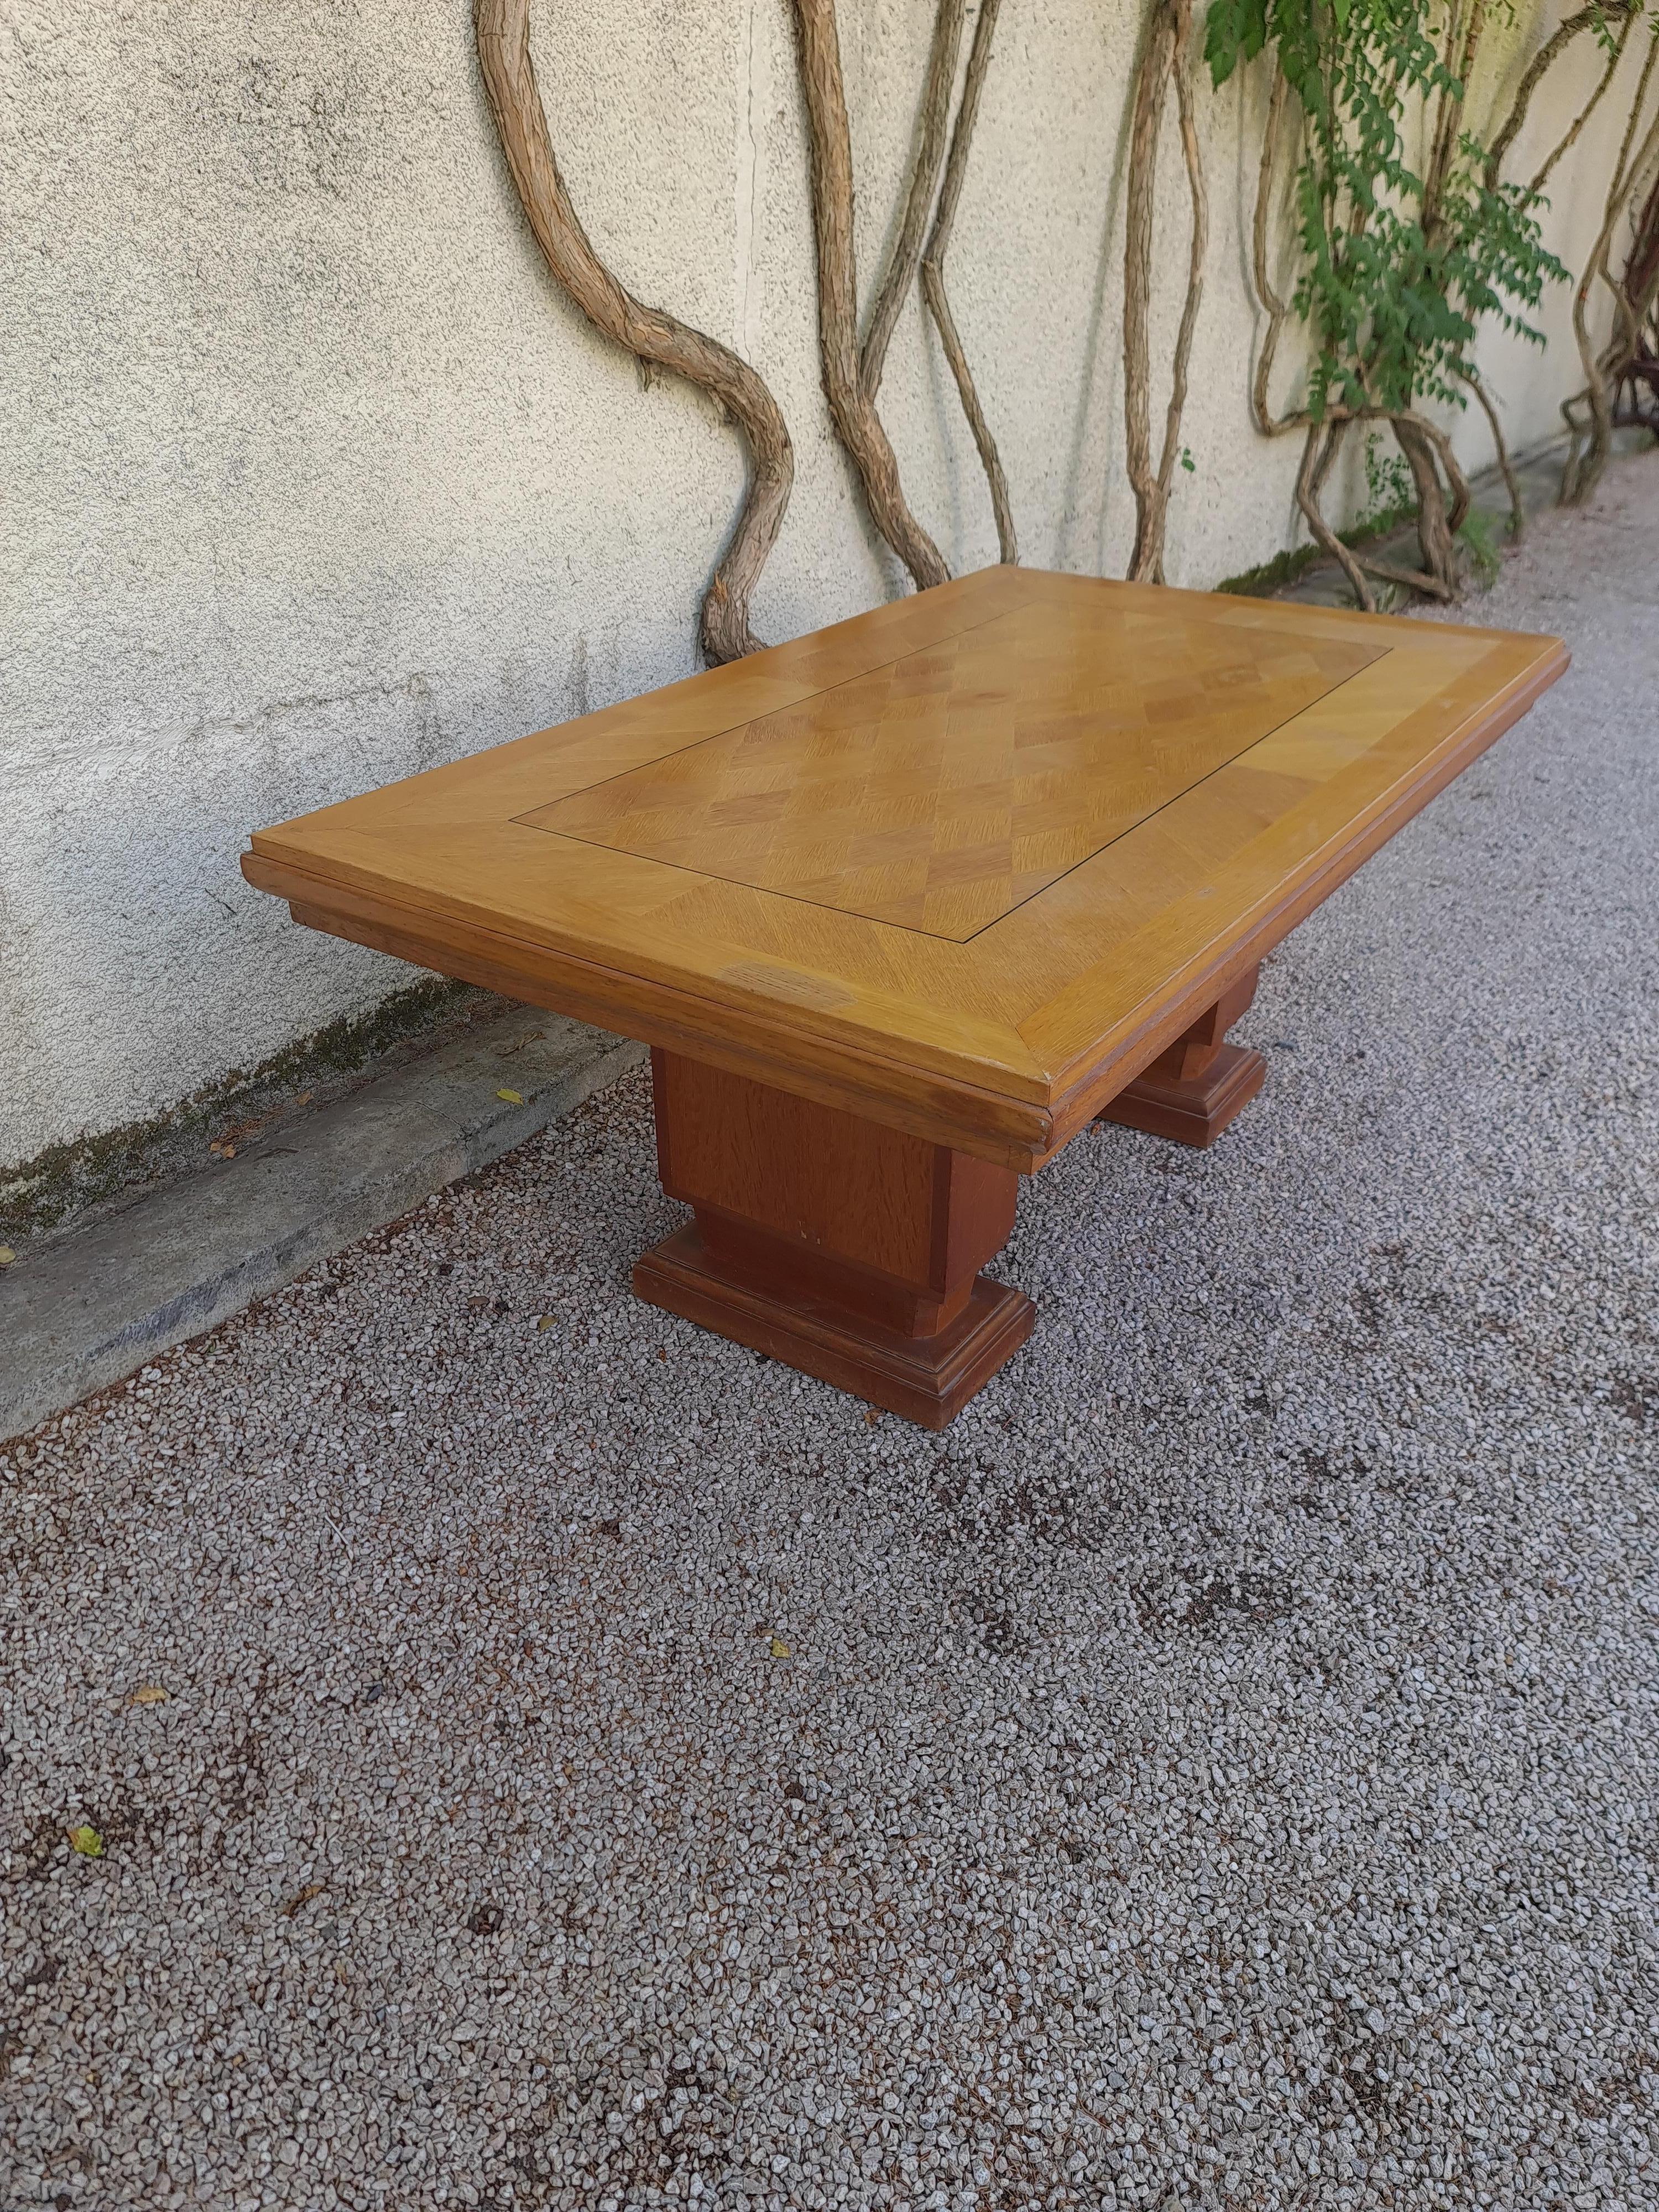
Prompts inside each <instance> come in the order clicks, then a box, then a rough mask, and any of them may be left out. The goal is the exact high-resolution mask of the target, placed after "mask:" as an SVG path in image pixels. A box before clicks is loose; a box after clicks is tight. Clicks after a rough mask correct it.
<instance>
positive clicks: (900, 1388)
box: [242, 568, 1567, 1428]
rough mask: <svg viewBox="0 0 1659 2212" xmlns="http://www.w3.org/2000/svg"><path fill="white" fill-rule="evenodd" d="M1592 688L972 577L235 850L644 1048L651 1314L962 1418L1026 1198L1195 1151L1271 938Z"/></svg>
mask: <svg viewBox="0 0 1659 2212" xmlns="http://www.w3.org/2000/svg"><path fill="white" fill-rule="evenodd" d="M1566 663H1567V655H1566V653H1565V648H1564V647H1562V645H1561V643H1560V642H1559V640H1557V639H1555V638H1549V637H1531V636H1519V635H1511V634H1509V633H1506V632H1504V631H1499V630H1490V629H1474V628H1472V627H1468V626H1465V625H1462V624H1458V625H1452V624H1443V623H1424V622H1415V621H1410V620H1404V619H1396V618H1393V617H1386V616H1368V615H1361V614H1351V613H1346V612H1343V611H1340V610H1333V609H1328V608H1322V607H1314V606H1307V605H1295V604H1291V603H1286V602H1283V601H1273V600H1258V599H1243V598H1235V597H1231V596H1226V595H1224V594H1221V593H1218V592H1182V591H1176V590H1172V589H1169V588H1167V587H1164V586H1142V585H1133V584H1121V583H1113V582H1108V581H1103V580H1099V579H1097V578H1092V577H1082V576H1074V575H1061V574H1044V573H1042V572H1041V571H1038V570H1034V569H1030V568H987V569H983V570H981V571H980V572H979V573H977V574H973V575H969V576H963V577H962V578H959V579H958V580H956V581H954V582H951V583H948V584H945V585H941V586H938V587H937V588H936V589H934V590H932V591H927V592H921V593H918V594H916V595H915V596H912V597H909V598H906V599H899V600H896V601H895V602H893V603H891V604H890V605H884V606H880V607H877V608H875V609H873V610H872V611H871V612H869V613H867V614H861V615H857V616H854V617H853V618H852V619H851V620H850V621H847V622H842V623H836V624H834V625H832V626H831V627H829V628H828V629H822V630H817V631H815V632H813V633H811V635H807V636H804V637H799V638H797V639H796V640H795V641H793V643H792V644H788V645H781V646H776V647H772V648H771V649H769V651H766V652H763V653H756V654H754V655H752V656H751V657H750V658H749V659H744V660H739V661H737V662H734V663H732V664H731V665H727V666H725V667H720V668H714V669H710V670H709V671H707V672H706V673H703V674H701V675H697V676H692V677H690V678H686V679H685V680H684V681H683V682H680V683H677V684H669V685H668V686H666V687H665V689H664V690H659V691H653V692H651V693H648V694H647V696H644V697H643V698H639V699H633V700H629V701H628V702H625V703H623V704H621V705H618V706H614V707H607V708H603V709H601V710H600V711H599V712H598V713H596V714H584V715H581V716H579V717H578V718H577V719H576V720H574V721H569V722H565V723H562V724H560V725H559V726H556V727H555V728H550V729H545V730H540V731H538V732H535V733H534V734H533V735H532V736H529V737H524V738H519V739H517V740H516V741H514V742H513V743H510V744H501V745H496V746H495V747H493V748H491V749H490V750H487V751H484V752H481V753H477V754H474V755H472V756H471V757H470V758H468V759H465V760H459V761H456V762H454V763H452V764H451V765H449V766H447V767H443V768H437V769H430V770H428V772H427V773H426V774H424V775H416V776H413V777H410V778H409V779H408V780H407V781H403V782H398V783H394V784H391V785H388V786H386V787H384V788H383V789H380V790H377V791H372V792H369V793H365V794H364V795H363V796H362V797H361V798H356V799H347V800H346V801H344V802H343V804H341V805H334V806H328V807H325V808H323V809H322V810H321V811H319V812H317V813H313V814H307V815H304V816H302V817H300V818H299V819H298V820H296V821H293V822H287V823H282V824H280V825H279V826H277V827H276V828H273V829H261V830H259V831H258V833H257V834H256V835H255V836H253V838H252V849H251V850H250V851H249V852H248V853H247V854H246V855H245V856H244V859H243V862H242V866H243V872H244V873H245V874H246V877H247V878H248V880H249V881H250V882H251V883H252V884H257V885H258V887H259V888H260V889H262V890H267V891H270V892H272V893H274V894H275V895H276V896H277V897H279V898H283V899H286V900H287V901H288V902H289V908H290V910H291V912H292V915H293V917H294V919H295V921H298V922H301V923H304V924H305V925H306V926H307V927H310V928H313V929H319V930H324V931H327V932H328V933H331V935H334V936H337V937H343V938H349V939H352V940H353V941H354V942H356V943H357V944H360V945H372V946H374V947H376V948H378V949H379V950H380V951H384V952H388V953H392V954H395V955H397V956H398V957H399V958H401V959H404V960H407V961H410V962H412V963H415V964H416V966H418V967H421V968H423V969H435V970H436V971H438V972H439V973H440V974H441V975H451V976H457V977H460V978H464V979H465V980H466V981H470V982H473V983H478V984H483V985H484V986H486V987H488V988H489V989H490V990H493V991H497V992H500V993H501V994H504V995H505V996H507V997H508V998H512V999H516V1000H524V1001H526V1002H527V1003H528V1004H530V1005H532V1006H545V1007H550V1008H552V1009H555V1010H556V1011H557V1012H561V1013H565V1014H570V1015H574V1016H577V1017H579V1018H581V1019H583V1020H585V1021H588V1022H592V1023H594V1024H598V1025H599V1027H601V1028H604V1029H607V1030H617V1031H619V1032H621V1033H622V1034H623V1035H624V1036H632V1037H636V1038H640V1039H642V1040H643V1041H644V1042H647V1044H649V1046H650V1047H651V1048H652V1071H653V1086H654V1092H655V1104H656V1121H657V1152H658V1160H659V1170H660V1174H661V1178H662V1184H663V1188H664V1189H665V1191H666V1192H668V1194H670V1195H671V1197H673V1198H675V1199H678V1200H683V1201H684V1203H685V1204H686V1205H687V1206H689V1207H690V1209H691V1212H690V1219H689V1220H688V1221H687V1222H686V1224H685V1225H684V1227H682V1228H679V1229H678V1230H676V1231H674V1233H673V1234H672V1235H671V1236H670V1237H666V1238H665V1240H664V1241H663V1242H661V1243H658V1244H656V1245H654V1246H653V1247H652V1248H651V1249H649V1250H648V1251H647V1252H645V1253H644V1254H643V1255H641V1258H640V1260H639V1261H638V1263H637V1265H636V1266H635V1269H634V1276H633V1283H634V1288H635V1291H636V1292H637V1293H638V1294H639V1296H640V1297H642V1298H646V1299H648V1300H649V1301H650V1302H651V1303H652V1304H655V1305H658V1306H661V1307H665V1308H666V1309H667V1310H669V1311H670V1312H672V1313H675V1314H678V1315H682V1316H685V1317H686V1318H687V1319H689V1320H690V1321H693V1322H699V1323H701V1324H702V1326H703V1327H704V1328H710V1329H714V1330H717V1331H718V1332H719V1333H720V1334H722V1335H724V1336H726V1337H730V1338H734V1339H735V1340H737V1341H738V1343H740V1344H744V1345H747V1346H751V1347H753V1348H754V1349H756V1350H757V1351H760V1352H765V1353H768V1354H769V1355H770V1356H771V1357H772V1358H776V1359H780V1360H783V1361H786V1362H787V1363H788V1364H790V1365H792V1366H794V1367H796V1368H799V1369H801V1370H805V1372H806V1373H807V1374H809V1375H813V1376H818V1377H820V1378H821V1379H823V1381H825V1382H828V1383H833V1384H836V1385H837V1386H838V1387H839V1388H841V1389H843V1390H847V1391H849V1392H851V1393H853V1394H854V1395H856V1396H857V1397H859V1398H861V1399H863V1400H865V1401H867V1402H869V1403H872V1404H873V1405H876V1406H879V1407H887V1408H889V1409H890V1410H891V1411H892V1412H894V1413H899V1414H902V1415H903V1416H905V1417H906V1418H907V1419H910V1420H913V1421H917V1422H920V1423H921V1424H922V1425H925V1426H927V1427H929V1428H942V1427H944V1426H945V1424H946V1423H947V1422H949V1421H950V1420H951V1419H953V1418H954V1417H955V1415H956V1414H957V1413H958V1412H959V1410H960V1409H961V1407H963V1405H964V1404H965V1403H966V1402H967V1401H969V1399H970V1398H971V1397H972V1396H973V1395H975V1392H976V1391H978V1390H979V1389H981V1387H982V1386H983V1385H984V1383H986V1382H987V1380H988V1379H989V1377H990V1376H993V1375H994V1374H995V1373H996V1371H997V1370H998V1369H999V1368H1000V1367H1001V1366H1002V1365H1003V1364H1004V1363H1005V1362H1006V1360H1007V1359H1008V1358H1010V1357H1011V1356H1012V1353H1013V1352H1015V1351H1016V1350H1017V1349H1018V1346H1020V1345H1022V1344H1023V1343H1024V1340H1026V1338H1027V1337H1028V1336H1029V1335H1030V1332H1031V1328H1032V1325H1033V1322H1034V1319H1035V1314H1034V1310H1033V1308H1032V1305H1031V1302H1030V1299H1029V1298H1028V1297H1026V1296H1025V1294H1024V1292H1023V1291H1020V1290H1019V1289H1018V1288H1017V1287H1015V1286H1013V1285H1008V1284H1005V1283H1000V1282H998V1281H997V1280H995V1279H994V1278H993V1277H991V1276H990V1275H988V1274H987V1273H984V1272H983V1270H984V1269H985V1267H986V1266H987V1263H988V1262H989V1261H991V1260H992V1259H993V1258H994V1256H995V1255H996V1253H997V1252H998V1251H999V1250H1000V1249H1001V1247H1002V1246H1003V1244H1004V1243H1006V1240H1007V1237H1008V1236H1009V1233H1010V1231H1011V1230H1012V1226H1013V1222H1014V1211H1015V1203H1016V1199H1017V1196H1018V1187H1019V1178H1020V1176H1023V1175H1031V1174H1035V1173H1036V1171H1037V1170H1040V1169H1041V1168H1042V1167H1043V1166H1044V1165H1045V1164H1047V1163H1048V1161H1050V1160H1052V1159H1053V1158H1054V1156H1055V1155H1056V1153H1058V1152H1060V1151H1061V1150H1062V1149H1063V1148H1064V1147H1065V1146H1066V1145H1068V1144H1069V1143H1070V1142H1071V1140H1072V1139H1073V1138H1074V1137H1076V1136H1077V1135H1079V1133H1081V1132H1082V1131H1084V1130H1085V1129H1086V1128H1088V1127H1089V1126H1090V1125H1091V1123H1092V1122H1094V1121H1097V1120H1104V1121H1115V1122H1120V1123H1127V1125H1128V1126H1129V1127H1133V1128H1136V1129H1140V1130H1145V1131H1147V1132H1149V1133H1151V1134H1152V1135H1153V1136H1155V1137H1159V1138H1163V1139H1170V1140H1173V1141H1175V1142H1177V1143H1182V1144H1187V1145H1208V1144H1210V1143H1212V1141H1213V1140H1214V1139H1216V1138H1217V1137H1218V1135H1219V1134H1220V1133H1221V1132H1222V1131H1223V1130H1225V1128H1226V1127H1227V1126H1228V1124H1229V1123H1230V1122H1231V1121H1232V1120H1233V1118H1234V1117H1235V1116H1236V1115H1237V1114H1238V1113H1239V1112H1240V1111H1241V1110H1242V1109H1243V1108H1244V1106H1245V1105H1246V1104H1247V1103H1249V1101H1250V1100H1251V1099H1252V1098H1253V1097H1255V1094H1256V1092H1257V1091H1259V1090H1260V1089H1261V1084H1262V1079H1263V1077H1264V1074H1265V1073H1266V1067H1265V1063H1264V1061H1263V1060H1262V1058H1261V1054H1259V1053H1256V1052H1254V1051H1251V1050H1249V1049H1246V1048H1243V1047H1242V1046H1238V1045H1235V1044H1231V1043H1229V1042H1227V1036H1226V1032H1227V1030H1228V1029H1229V1027H1230V1026H1231V1024H1233V1023H1234V1022H1236V1021H1237V1019H1238V1018H1239V1016H1240V1015H1241V1014H1242V1013H1243V1011H1244V1009H1245V1008H1246V1007H1247V1006H1248V1005H1249V1000H1250V996H1251V994H1252V992H1253V990H1254V988H1255V976H1256V972H1257V969H1258V967H1259V964H1260V963H1261V958H1262V957H1263V955H1264V954H1265V953H1266V952H1267V951H1270V950H1271V949H1272V948H1273V946H1274V945H1277V944H1278V943H1279V941H1280V940H1281V939H1283V938H1284V937H1285V935H1286V933H1288V932H1289V931H1290V930H1291V929H1293V928H1294V927H1296V925H1297V922H1298V921H1301V920H1302V919H1303V918H1304V915H1308V914H1310V912H1311V911H1312V910H1313V908H1315V907H1316V906H1317V905H1319V903H1320V902H1321V901H1322V900H1324V899H1326V898H1328V897H1329V896H1330V895H1331V893H1332V892H1333V891H1334V890H1336V889H1337V888H1338V886H1339V885H1340V884H1342V883H1343V882H1344V881H1345V880H1346V878H1347V877H1348V876H1350V875H1351V874H1352V872H1353V871H1354V870H1355V869H1356V868H1357V867H1358V866H1359V865H1360V864H1361V863H1362V862H1363V861H1364V860H1365V859H1366V858H1367V857H1368V856H1369V855H1370V854H1372V853H1375V852H1376V849H1377V848H1378V847H1379V846H1381V845H1383V843H1385V842H1387V840H1388V839H1389V838H1390V837H1391V836H1394V834H1395V831H1396V830H1398V829H1401V827H1402V826H1403V824H1404V823H1407V821H1408V820H1409V819H1410V818H1411V817H1412V816H1413V814H1415V813H1416V812H1417V811H1418V810H1419V808H1420V807H1422V806H1423V805H1425V803H1426V802H1427V801H1428V800H1429V799H1431V798H1433V796H1434V795H1435V793H1437V792H1438V791H1441V790H1443V788H1444V787H1445V786H1446V785H1447V784H1448V783H1449V782H1450V781H1451V780H1452V779H1453V777H1454V776H1455V775H1458V774H1459V773H1460V772H1461V771H1462V769H1464V768H1466V767H1467V766H1468V764H1469V763H1470V762H1471V761H1472V760H1474V758H1475V757H1476V756H1477V755H1478V754H1480V752H1481V751H1483V750H1485V748H1486V746H1487V745H1489V744H1491V743H1492V741H1493V739H1494V738H1497V737H1498V736H1499V735H1500V734H1501V732H1503V731H1504V730H1505V729H1507V728H1508V727H1509V726H1510V724H1511V723H1512V722H1514V721H1515V720H1516V718H1517V717H1518V716H1519V715H1521V714H1524V713H1525V712H1526V710H1527V708H1528V707H1529V706H1530V705H1531V703H1532V702H1533V701H1534V699H1535V698H1537V696H1539V694H1540V693H1541V691H1542V690H1545V689H1546V687H1547V685H1549V684H1552V683H1553V682H1554V680H1555V679H1556V678H1557V677H1558V676H1559V675H1560V673H1561V672H1562V671H1563V669H1564V668H1565V666H1566ZM1451 957H1455V948H1453V949H1452V951H1451ZM1267 1110H1268V1109H1267V1106H1263V1107H1261V1108H1258V1109H1257V1111H1258V1112H1265V1111H1267ZM1263 1172H1264V1173H1266V1172H1267V1170H1265V1169H1264V1170H1263Z"/></svg>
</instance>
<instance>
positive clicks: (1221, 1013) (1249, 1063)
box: [1096, 968, 1267, 1146]
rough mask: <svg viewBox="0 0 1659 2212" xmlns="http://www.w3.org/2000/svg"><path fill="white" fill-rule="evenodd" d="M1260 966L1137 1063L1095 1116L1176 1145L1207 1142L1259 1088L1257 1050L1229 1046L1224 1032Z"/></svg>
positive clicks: (1262, 1063)
mask: <svg viewBox="0 0 1659 2212" xmlns="http://www.w3.org/2000/svg"><path fill="white" fill-rule="evenodd" d="M1259 975H1261V969H1260V968H1252V969H1250V970H1249V973H1248V974H1247V975H1241V976H1240V977H1239V979H1238V981H1237V983H1235V984H1234V985H1233V987H1232V988H1231V990H1230V991H1227V992H1225V993H1224V994H1222V996H1221V997H1220V998H1219V999H1218V1000H1217V1001H1216V1003H1215V1004H1214V1006H1212V1007H1211V1009H1210V1011H1209V1012H1208V1013H1207V1014H1205V1015H1203V1016H1202V1017H1201V1018H1200V1019H1199V1020H1198V1021H1195V1022H1194V1024H1193V1025H1192V1027H1191V1029H1189V1030H1188V1031H1187V1033H1186V1035H1185V1036H1182V1037H1178V1038H1177V1039H1176V1042H1175V1043H1174V1044H1172V1045H1171V1046H1170V1048H1169V1050H1168V1051H1167V1052H1164V1053H1161V1054H1159V1055H1158V1058H1157V1059H1156V1060H1154V1061H1153V1062H1152V1066H1150V1067H1147V1068H1144V1069H1143V1070H1142V1071H1141V1073H1139V1075H1138V1076H1137V1077H1136V1078H1135V1079H1134V1081H1133V1083H1131V1084H1130V1085H1128V1086H1127V1088H1126V1089H1125V1090H1122V1091H1119V1092H1118V1094H1117V1097H1115V1098H1114V1099H1113V1101H1112V1103H1111V1104H1110V1105H1109V1106H1108V1107H1106V1108H1104V1109H1103V1111H1102V1112H1101V1113H1100V1114H1099V1115H1097V1117H1096V1118H1097V1120H1099V1121H1117V1122H1121V1124H1122V1126H1123V1127H1125V1128H1127V1129H1145V1130H1146V1132H1147V1133H1148V1134H1149V1135H1152V1136H1154V1137H1171V1138H1173V1139H1174V1140H1175V1141H1176V1144H1178V1145H1199V1146H1202V1145H1212V1144H1214V1142H1215V1140H1216V1139H1217V1138H1218V1136H1219V1135H1220V1134H1221V1132H1222V1131H1223V1130H1224V1129H1225V1127H1227V1124H1228V1123H1229V1122H1230V1121H1231V1120H1232V1119H1233V1117H1234V1115H1236V1114H1237V1113H1238V1112H1239V1110H1240V1109H1242V1108H1243V1107H1245V1106H1248V1105H1249V1103H1250V1101H1251V1099H1252V1098H1254V1097H1255V1094H1256V1092H1257V1091H1260V1090H1261V1085H1262V1084H1263V1083H1264V1082H1265V1081H1266V1079H1267V1061H1266V1060H1263V1058H1262V1057H1261V1054H1260V1053H1259V1052H1252V1051H1249V1050H1248V1049H1247V1048H1244V1047H1243V1046H1241V1045H1236V1044H1228V1043H1227V1042H1225V1038H1226V1033H1227V1031H1228V1030H1230V1029H1231V1027H1232V1025H1233V1024H1234V1023H1235V1022H1236V1021H1237V1019H1238V1018H1239V1016H1240V1015H1241V1014H1242V1013H1243V1012H1244V1011H1245V1009H1246V1008H1247V1007H1248V1006H1249V1003H1250V1001H1251V1000H1252V999H1254V998H1255V986H1256V979H1257V978H1258V976H1259Z"/></svg>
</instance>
